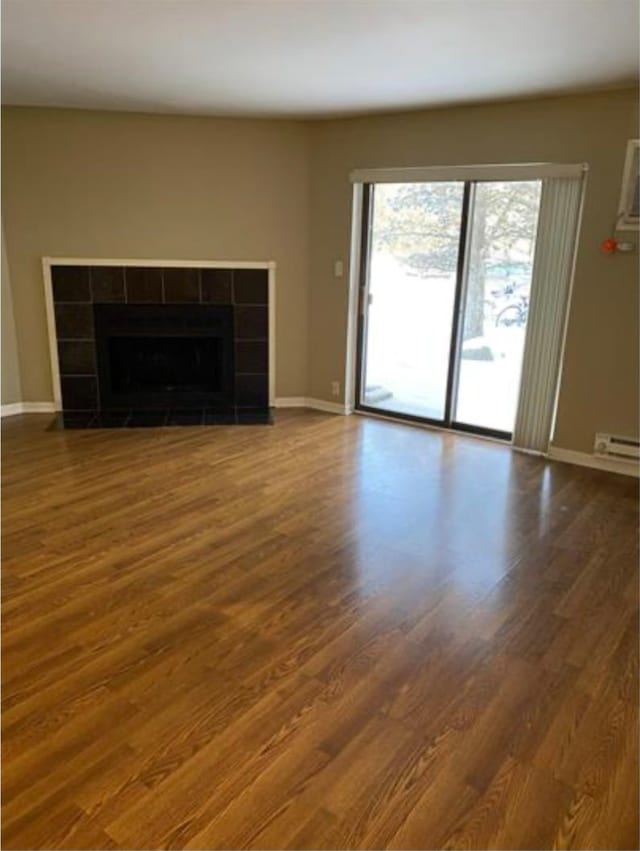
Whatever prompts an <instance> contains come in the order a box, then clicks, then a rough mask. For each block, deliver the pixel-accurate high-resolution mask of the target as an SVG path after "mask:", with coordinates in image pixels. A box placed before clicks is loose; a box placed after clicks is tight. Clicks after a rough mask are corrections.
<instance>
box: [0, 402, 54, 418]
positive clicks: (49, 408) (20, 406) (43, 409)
mask: <svg viewBox="0 0 640 851" xmlns="http://www.w3.org/2000/svg"><path fill="white" fill-rule="evenodd" d="M55 411H56V403H55V402H11V403H10V404H8V405H0V417H14V416H15V415H16V414H54V413H55Z"/></svg>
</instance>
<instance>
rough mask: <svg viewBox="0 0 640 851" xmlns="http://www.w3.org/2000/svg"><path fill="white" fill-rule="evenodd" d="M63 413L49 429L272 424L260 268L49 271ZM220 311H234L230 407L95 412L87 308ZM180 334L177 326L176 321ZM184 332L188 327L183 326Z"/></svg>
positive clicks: (265, 289) (265, 291) (264, 275)
mask: <svg viewBox="0 0 640 851" xmlns="http://www.w3.org/2000/svg"><path fill="white" fill-rule="evenodd" d="M51 272H52V289H53V298H54V307H55V319H56V334H57V338H58V359H59V366H60V383H61V390H62V404H63V412H62V413H61V415H60V416H58V417H57V418H56V420H55V422H54V424H53V426H52V427H55V428H126V427H129V428H144V427H158V426H172V425H201V426H204V425H234V424H243V425H256V424H266V423H271V422H272V418H271V412H270V409H269V407H268V405H269V375H268V372H269V348H268V334H269V322H268V299H269V275H268V271H267V270H266V269H233V268H225V269H223V268H218V269H211V268H196V267H164V268H161V267H156V266H152V267H143V266H126V267H123V266H93V267H89V266H54V267H53V268H52V270H51ZM117 302H120V304H141V303H146V304H149V305H162V304H165V305H167V306H169V305H171V304H176V305H177V304H186V303H190V304H194V305H197V304H198V303H199V304H202V305H203V306H204V305H209V306H213V305H216V306H218V305H219V306H224V305H227V306H228V307H229V309H231V310H232V312H233V328H234V340H235V342H234V346H233V350H232V351H233V354H234V370H235V379H234V384H233V387H234V391H233V399H232V403H233V404H231V405H230V406H223V407H219V408H217V409H201V408H197V407H195V408H194V407H191V408H189V409H188V410H183V409H170V410H137V409H136V410H126V411H124V410H112V409H107V410H101V409H100V397H99V393H98V386H99V385H98V382H99V380H100V375H99V374H98V366H97V363H96V339H95V335H96V330H95V322H94V304H105V303H117ZM177 327H179V328H180V333H181V334H182V333H183V332H184V330H185V329H184V326H182V325H180V322H179V321H178V325H177ZM187 327H188V326H187Z"/></svg>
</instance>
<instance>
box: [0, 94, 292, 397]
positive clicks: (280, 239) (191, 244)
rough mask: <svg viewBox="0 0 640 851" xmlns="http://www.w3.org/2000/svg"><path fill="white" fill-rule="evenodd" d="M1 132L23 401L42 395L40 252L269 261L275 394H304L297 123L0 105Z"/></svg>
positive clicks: (44, 350) (46, 387)
mask: <svg viewBox="0 0 640 851" xmlns="http://www.w3.org/2000/svg"><path fill="white" fill-rule="evenodd" d="M2 130H3V144H2V177H3V187H2V205H3V214H4V221H5V230H6V237H7V244H8V246H9V259H10V265H11V278H12V283H13V293H14V308H15V316H16V325H17V329H18V343H19V346H20V352H21V356H22V360H21V366H22V385H23V387H22V389H23V393H24V399H25V400H27V401H38V402H41V401H46V400H50V399H51V398H52V387H51V378H50V368H49V352H48V342H47V330H46V317H45V306H44V296H43V284H42V270H41V257H42V256H43V255H52V256H69V257H73V256H79V257H123V258H136V257H138V258H165V259H189V260H191V259H193V260H198V259H200V260H202V259H211V260H218V259H220V260H226V259H229V260H275V261H276V263H277V281H276V288H277V317H276V328H277V346H276V356H277V366H276V379H277V388H276V389H277V393H278V394H279V395H281V396H300V395H303V394H304V392H305V385H306V374H307V313H308V310H307V292H308V287H307V271H308V270H307V263H308V256H309V252H308V245H307V240H308V233H309V228H308V221H307V219H308V210H309V203H308V128H307V127H306V126H305V125H304V124H300V123H297V122H288V121H250V120H246V121H245V120H225V119H210V118H209V119H207V118H188V117H173V116H172V117H169V116H150V115H135V114H122V113H99V112H77V111H70V110H69V111H67V110H47V109H23V108H8V109H5V110H3V126H2Z"/></svg>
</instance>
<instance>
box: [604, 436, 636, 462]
mask: <svg viewBox="0 0 640 851" xmlns="http://www.w3.org/2000/svg"><path fill="white" fill-rule="evenodd" d="M593 453H594V455H597V456H598V457H599V458H618V459H620V460H625V461H627V460H628V461H632V460H633V461H637V460H639V459H640V441H639V440H635V439H634V438H632V437H622V436H621V435H619V434H604V433H601V432H598V433H597V434H596V440H595V444H594V447H593Z"/></svg>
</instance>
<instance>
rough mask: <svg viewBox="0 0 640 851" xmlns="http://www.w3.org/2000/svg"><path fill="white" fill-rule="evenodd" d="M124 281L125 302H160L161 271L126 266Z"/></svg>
mask: <svg viewBox="0 0 640 851" xmlns="http://www.w3.org/2000/svg"><path fill="white" fill-rule="evenodd" d="M125 281H126V300H127V302H157V303H158V304H159V303H160V302H162V269H158V268H157V267H150V268H147V267H144V266H127V268H126V269H125Z"/></svg>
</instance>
